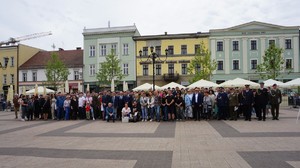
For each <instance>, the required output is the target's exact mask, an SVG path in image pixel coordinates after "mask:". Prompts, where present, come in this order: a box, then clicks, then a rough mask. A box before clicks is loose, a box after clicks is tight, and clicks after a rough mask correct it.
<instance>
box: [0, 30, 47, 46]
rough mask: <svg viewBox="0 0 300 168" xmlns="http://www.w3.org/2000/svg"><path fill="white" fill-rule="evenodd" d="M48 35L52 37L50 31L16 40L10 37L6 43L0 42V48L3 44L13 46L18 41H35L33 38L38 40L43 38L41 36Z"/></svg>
mask: <svg viewBox="0 0 300 168" xmlns="http://www.w3.org/2000/svg"><path fill="white" fill-rule="evenodd" d="M49 35H52V33H51V31H49V32H41V33H34V34H30V35H26V36H22V37H16V38H13V37H11V38H9V39H8V40H7V41H1V42H0V46H2V45H4V44H5V45H10V44H15V43H18V42H20V41H24V40H29V39H35V38H39V37H43V36H49Z"/></svg>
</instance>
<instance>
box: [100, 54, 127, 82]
mask: <svg viewBox="0 0 300 168" xmlns="http://www.w3.org/2000/svg"><path fill="white" fill-rule="evenodd" d="M105 59H106V61H105V62H102V63H100V68H99V71H98V72H97V74H96V75H97V80H98V83H99V85H102V86H104V85H109V84H110V83H111V81H112V79H114V81H115V84H117V83H118V82H119V81H120V80H122V79H123V77H124V75H123V73H122V69H121V67H120V60H119V59H118V58H117V57H116V55H115V54H114V52H113V50H112V51H111V54H109V55H107V56H106V58H105Z"/></svg>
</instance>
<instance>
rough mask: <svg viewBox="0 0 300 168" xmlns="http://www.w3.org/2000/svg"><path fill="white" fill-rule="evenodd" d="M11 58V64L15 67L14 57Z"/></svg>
mask: <svg viewBox="0 0 300 168" xmlns="http://www.w3.org/2000/svg"><path fill="white" fill-rule="evenodd" d="M10 60H11V66H12V67H13V66H14V64H15V61H14V57H10Z"/></svg>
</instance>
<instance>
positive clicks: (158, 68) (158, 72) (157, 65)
mask: <svg viewBox="0 0 300 168" xmlns="http://www.w3.org/2000/svg"><path fill="white" fill-rule="evenodd" d="M155 66H156V69H155V75H161V64H156V65H155Z"/></svg>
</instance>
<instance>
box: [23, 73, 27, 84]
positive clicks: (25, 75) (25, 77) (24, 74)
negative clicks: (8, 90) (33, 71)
mask: <svg viewBox="0 0 300 168" xmlns="http://www.w3.org/2000/svg"><path fill="white" fill-rule="evenodd" d="M22 78H23V82H27V72H23V73H22Z"/></svg>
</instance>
